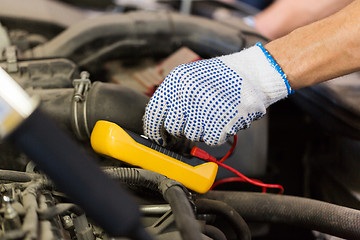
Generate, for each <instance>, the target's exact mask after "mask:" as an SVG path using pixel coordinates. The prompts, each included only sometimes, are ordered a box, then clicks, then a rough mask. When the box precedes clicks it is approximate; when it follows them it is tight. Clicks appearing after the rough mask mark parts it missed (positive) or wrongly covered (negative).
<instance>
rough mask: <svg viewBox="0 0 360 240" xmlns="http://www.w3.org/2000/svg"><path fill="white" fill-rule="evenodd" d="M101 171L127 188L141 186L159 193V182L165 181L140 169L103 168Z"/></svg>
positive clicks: (163, 177) (163, 178) (152, 173)
mask: <svg viewBox="0 0 360 240" xmlns="http://www.w3.org/2000/svg"><path fill="white" fill-rule="evenodd" d="M103 171H104V172H105V173H106V174H107V175H108V176H109V177H110V178H113V179H115V180H117V181H120V182H123V183H126V184H127V185H129V186H142V187H145V188H147V189H149V190H153V191H156V192H160V190H159V186H160V183H161V181H163V180H165V179H167V178H166V177H165V176H163V175H161V174H158V173H156V172H152V171H148V170H144V169H140V168H120V167H117V168H105V169H103Z"/></svg>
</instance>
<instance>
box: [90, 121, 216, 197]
mask: <svg viewBox="0 0 360 240" xmlns="http://www.w3.org/2000/svg"><path fill="white" fill-rule="evenodd" d="M129 134H131V136H130V135H129ZM139 138H141V137H140V136H138V135H136V134H133V133H130V132H126V131H125V130H124V129H122V128H121V127H120V126H118V125H117V124H115V123H112V122H108V121H103V120H101V121H98V122H97V123H96V124H95V127H94V129H93V131H92V133H91V146H92V148H93V149H94V150H95V151H96V152H97V153H100V154H103V155H106V156H110V157H112V158H115V159H118V160H120V161H123V162H126V163H129V164H131V165H134V166H138V167H141V168H143V169H146V170H150V171H153V172H157V173H160V174H162V175H164V176H167V177H168V178H171V179H174V180H176V181H178V182H180V183H182V184H183V185H184V186H185V187H187V188H189V189H191V190H193V191H195V192H198V193H206V192H207V191H208V190H209V189H210V187H211V186H212V184H213V183H214V180H215V177H216V174H217V169H218V166H217V164H215V163H213V162H204V161H202V160H200V159H198V158H190V159H189V158H185V157H183V156H180V155H178V154H176V153H173V152H171V151H169V150H167V149H165V148H162V147H160V146H158V145H156V144H154V143H151V141H149V140H147V139H145V138H141V139H139ZM146 145H148V146H146ZM152 147H153V148H155V149H152Z"/></svg>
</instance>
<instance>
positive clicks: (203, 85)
mask: <svg viewBox="0 0 360 240" xmlns="http://www.w3.org/2000/svg"><path fill="white" fill-rule="evenodd" d="M291 92H292V89H291V88H290V86H289V84H288V81H287V80H286V76H285V74H284V73H283V72H282V70H281V68H280V67H279V65H278V64H277V63H276V62H275V60H274V59H273V58H272V57H271V56H270V54H269V53H268V52H267V51H266V50H265V49H264V48H263V46H262V45H261V43H258V44H256V45H255V46H253V47H251V48H248V49H245V50H243V51H241V52H238V53H235V54H231V55H226V56H222V57H219V58H213V59H209V60H201V61H197V62H193V63H189V64H183V65H180V66H178V67H177V68H175V69H174V70H173V71H172V72H171V73H170V74H169V75H168V76H167V77H166V79H165V80H164V82H163V83H162V84H161V85H160V86H159V88H158V89H157V90H156V92H155V93H154V95H153V97H152V98H151V100H150V102H149V104H148V106H147V107H146V111H145V116H144V133H145V134H146V135H147V136H148V137H149V138H150V139H152V140H154V141H156V142H157V143H158V144H161V145H165V143H164V142H163V140H162V139H163V138H162V134H164V133H163V128H164V129H165V130H166V131H167V132H169V133H170V134H172V135H174V136H185V137H186V138H188V139H190V140H193V141H204V142H205V143H206V144H208V145H220V144H222V143H224V142H225V141H226V140H227V138H228V137H230V136H232V135H235V134H236V133H237V132H238V131H239V130H240V129H244V128H247V127H249V126H250V124H251V122H252V121H254V120H256V119H259V118H261V117H262V116H264V114H265V113H266V108H267V107H268V106H269V105H270V104H272V103H274V102H276V101H278V100H279V99H282V98H284V97H286V96H287V95H288V94H290V93H291Z"/></svg>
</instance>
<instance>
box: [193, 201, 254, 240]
mask: <svg viewBox="0 0 360 240" xmlns="http://www.w3.org/2000/svg"><path fill="white" fill-rule="evenodd" d="M195 206H196V210H197V213H200V214H204V213H207V214H219V215H221V216H223V217H225V219H226V220H227V221H228V222H229V223H230V225H231V226H232V227H233V229H234V231H235V233H236V236H237V239H239V240H251V232H250V229H249V226H248V225H247V224H246V222H245V221H244V219H243V218H242V217H241V216H240V214H239V213H238V212H236V210H235V209H234V208H232V207H230V206H229V205H228V204H226V203H224V202H221V201H217V200H210V199H198V200H196V202H195Z"/></svg>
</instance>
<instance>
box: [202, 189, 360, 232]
mask: <svg viewBox="0 0 360 240" xmlns="http://www.w3.org/2000/svg"><path fill="white" fill-rule="evenodd" d="M202 197H204V198H209V199H214V200H219V201H223V202H225V203H227V204H229V205H230V206H232V207H233V208H234V209H235V210H236V211H237V212H239V213H240V214H241V216H243V217H244V219H245V220H246V221H252V222H267V223H281V224H289V225H295V226H298V227H302V228H306V229H312V230H317V231H320V232H323V233H327V234H330V235H333V236H337V237H340V238H345V239H360V224H359V223H360V211H359V210H355V209H351V208H347V207H342V206H338V205H335V204H330V203H326V202H322V201H317V200H312V199H307V198H302V197H294V196H284V195H275V194H263V193H252V192H232V191H210V192H208V193H207V194H205V195H203V196H202Z"/></svg>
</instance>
